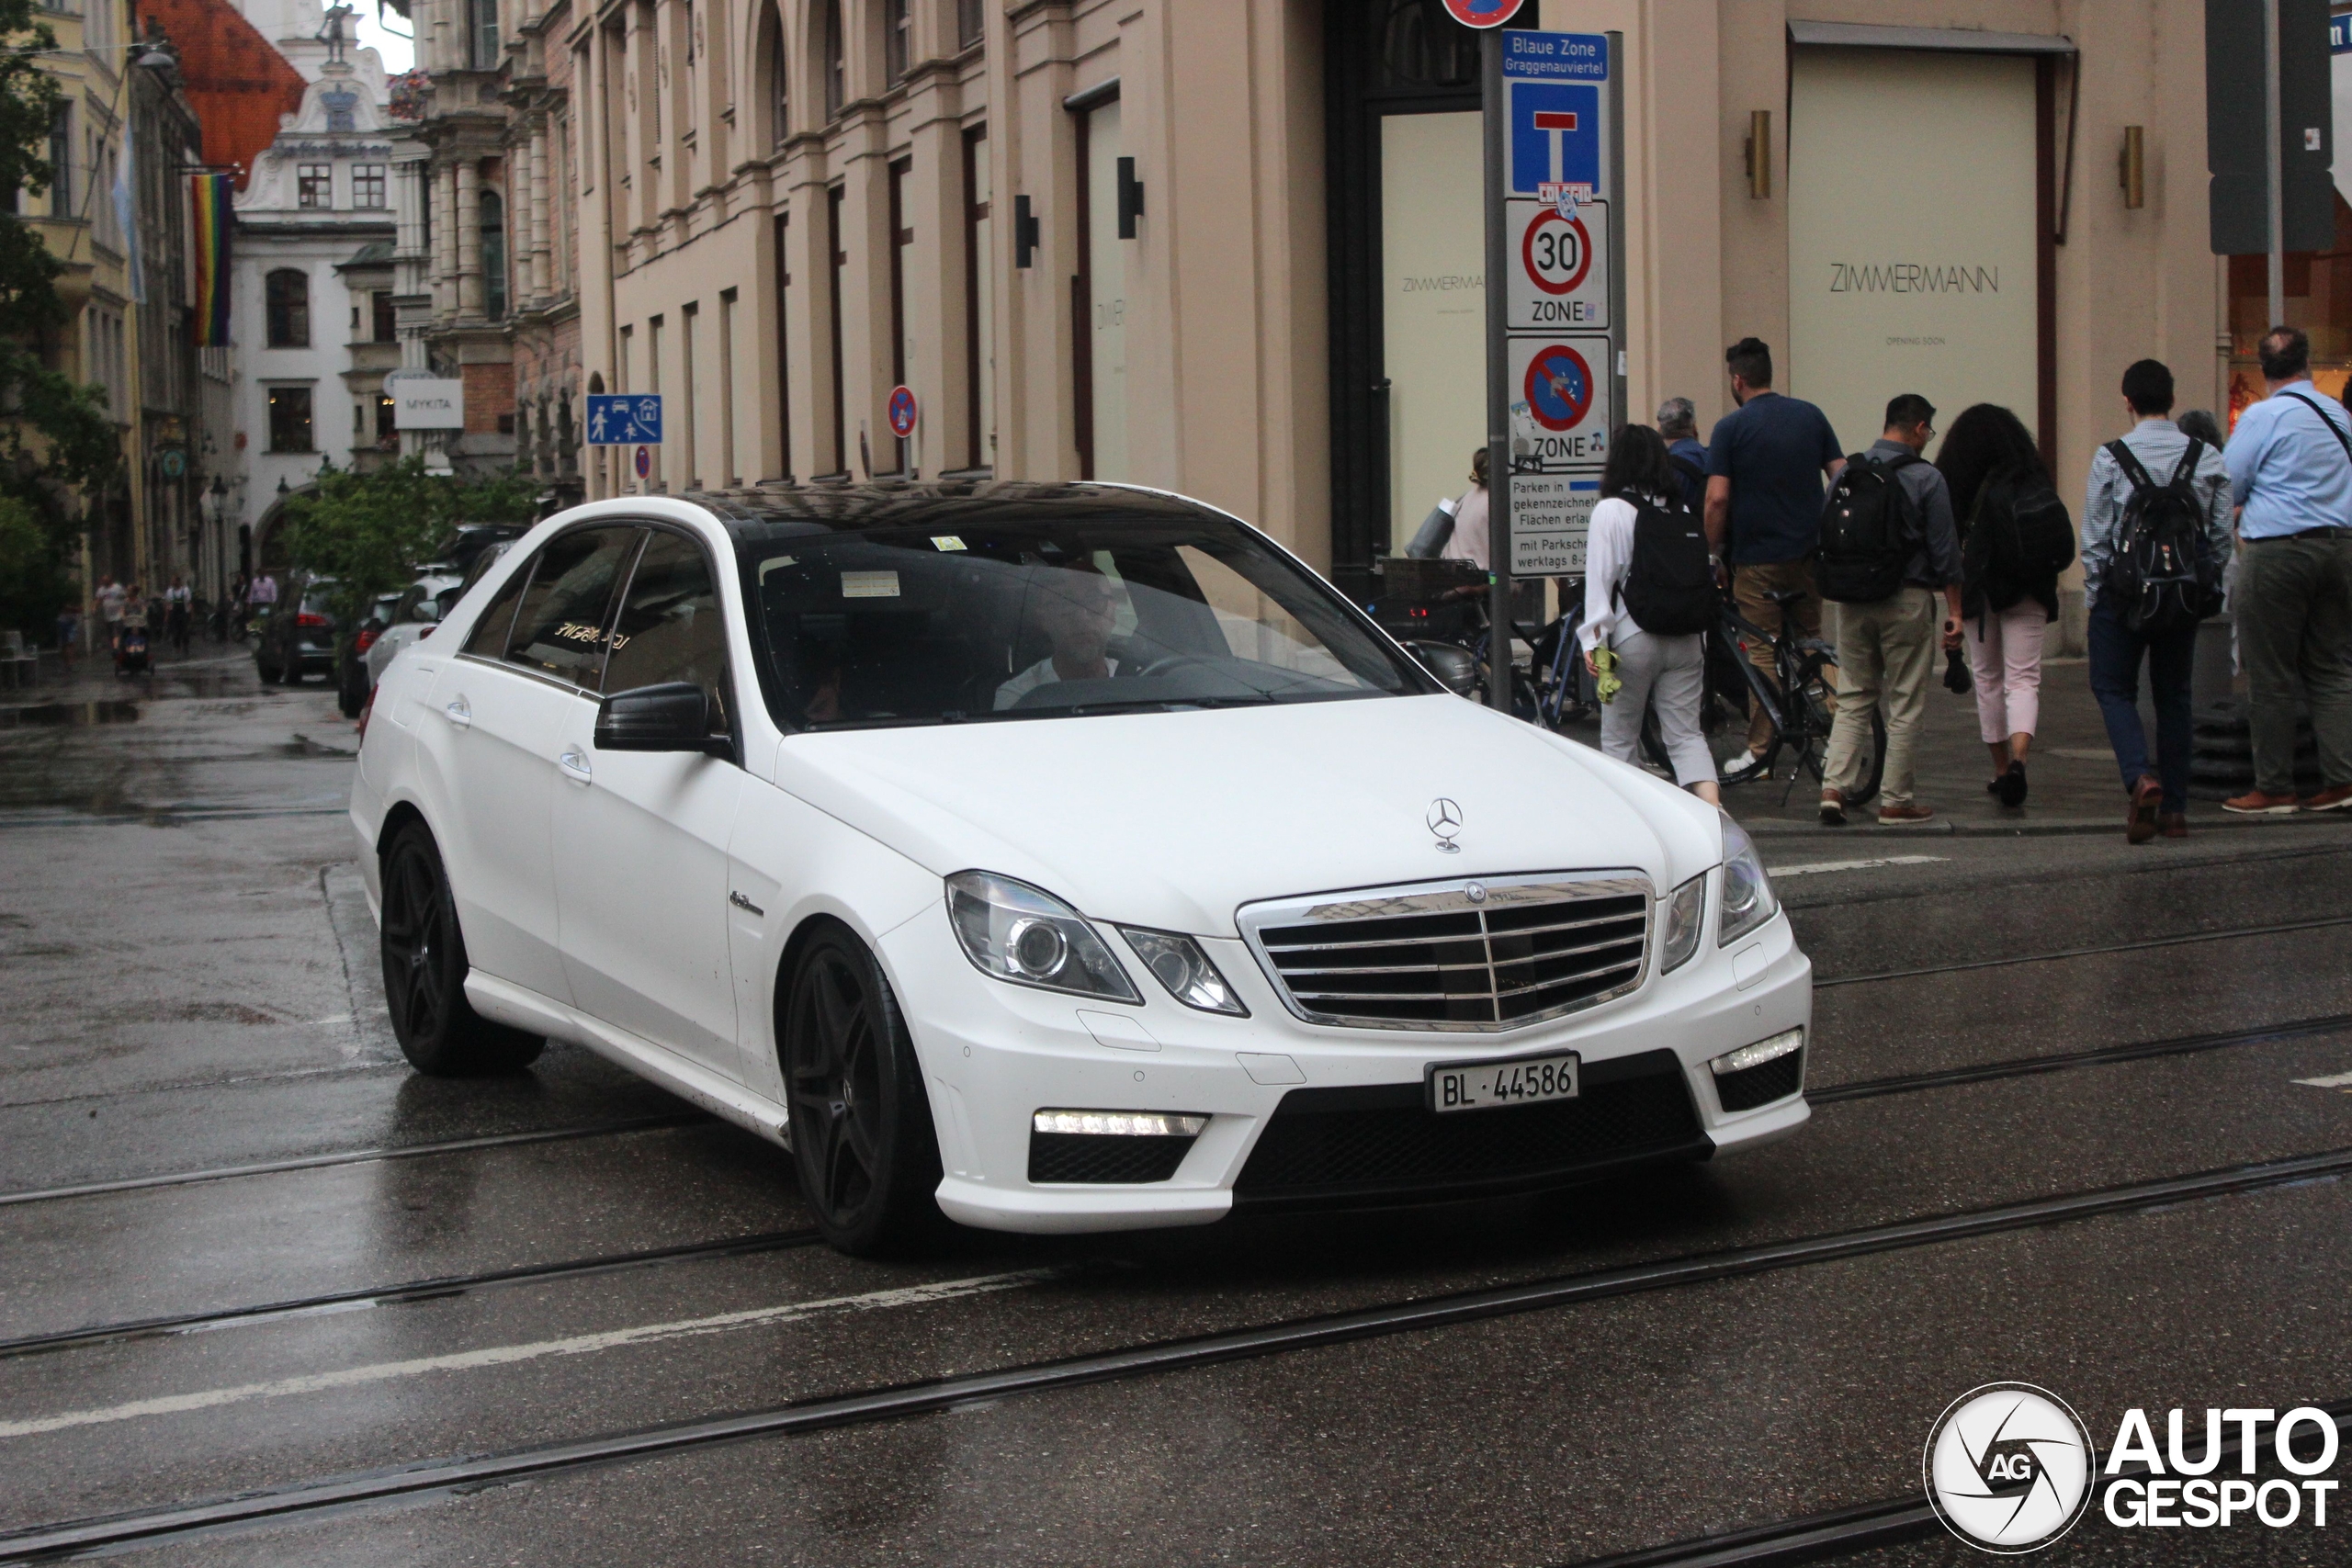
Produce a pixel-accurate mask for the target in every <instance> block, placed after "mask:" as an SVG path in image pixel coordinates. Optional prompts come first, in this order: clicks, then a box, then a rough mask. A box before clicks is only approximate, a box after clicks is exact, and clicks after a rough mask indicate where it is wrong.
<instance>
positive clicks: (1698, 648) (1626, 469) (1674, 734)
mask: <svg viewBox="0 0 2352 1568" xmlns="http://www.w3.org/2000/svg"><path fill="white" fill-rule="evenodd" d="M1600 497H1601V498H1600V502H1599V503H1598V504H1597V505H1595V506H1594V507H1593V509H1592V521H1591V524H1590V525H1589V533H1588V535H1587V536H1586V543H1585V572H1584V625H1583V626H1581V627H1579V628H1578V631H1577V636H1578V637H1580V638H1581V639H1582V640H1583V642H1584V649H1585V656H1584V657H1585V668H1586V669H1588V670H1589V671H1592V672H1593V673H1594V674H1595V675H1599V674H1600V672H1601V660H1600V654H1601V652H1602V650H1604V649H1606V650H1608V652H1610V653H1611V655H1612V656H1613V660H1614V663H1615V670H1616V675H1617V679H1618V680H1619V681H1620V682H1622V684H1621V685H1620V686H1619V688H1618V690H1617V693H1616V695H1615V696H1614V697H1612V698H1610V699H1607V700H1606V701H1605V702H1604V704H1603V705H1602V707H1601V710H1600V749H1601V750H1602V751H1604V752H1606V753H1607V754H1608V755H1610V756H1611V757H1614V758H1616V759H1617V760H1618V761H1621V762H1631V761H1634V755H1635V752H1636V750H1637V749H1638V748H1639V746H1640V744H1641V739H1642V715H1643V711H1644V710H1645V709H1646V708H1651V707H1655V708H1656V709H1657V728H1658V733H1659V735H1660V737H1661V738H1662V739H1664V740H1665V742H1666V753H1667V756H1668V759H1669V760H1670V761H1672V762H1673V764H1674V782H1675V783H1677V784H1680V785H1681V786H1682V787H1683V788H1685V789H1687V790H1689V791H1691V793H1692V794H1693V795H1697V796H1698V797H1699V798H1700V799H1702V800H1704V801H1708V802H1710V803H1712V804H1716V805H1720V804H1721V803H1722V800H1723V795H1722V792H1721V791H1720V790H1719V789H1718V788H1717V786H1716V784H1715V758H1714V753H1713V752H1712V751H1710V750H1708V749H1707V739H1706V737H1705V736H1703V735H1702V734H1701V733H1700V732H1699V705H1700V702H1701V701H1702V698H1703V697H1704V695H1705V694H1706V683H1707V682H1706V663H1707V651H1706V637H1705V632H1706V629H1707V627H1708V626H1711V625H1712V624H1713V621H1714V618H1715V615H1716V614H1717V610H1716V596H1715V579H1714V563H1713V560H1712V559H1710V558H1709V556H1708V551H1707V534H1706V525H1705V524H1704V523H1703V521H1702V519H1701V518H1700V516H1699V514H1698V513H1694V512H1692V511H1691V509H1690V507H1689V505H1688V504H1687V503H1686V502H1684V500H1683V491H1682V479H1681V476H1680V475H1679V474H1678V473H1677V472H1676V471H1675V468H1674V460H1673V458H1671V457H1668V455H1667V450H1666V441H1665V438H1664V437H1662V436H1661V435H1659V434H1658V433H1657V431H1655V430H1652V429H1651V428H1650V427H1649V426H1647V425H1645V424H1628V425H1621V426H1619V427H1618V430H1617V432H1616V434H1614V435H1613V436H1611V439H1610V445H1609V462H1608V466H1607V467H1606V468H1603V469H1602V470H1601V474H1600Z"/></svg>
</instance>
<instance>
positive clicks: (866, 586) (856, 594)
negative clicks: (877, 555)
mask: <svg viewBox="0 0 2352 1568" xmlns="http://www.w3.org/2000/svg"><path fill="white" fill-rule="evenodd" d="M898 596H899V574H898V573H897V572H895V571H845V572H843V573H842V598H844V599H896V598H897V597H898Z"/></svg>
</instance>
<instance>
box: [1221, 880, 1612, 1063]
mask: <svg viewBox="0 0 2352 1568" xmlns="http://www.w3.org/2000/svg"><path fill="white" fill-rule="evenodd" d="M1653 902H1654V896H1653V894H1652V891H1651V887H1650V881H1649V878H1647V877H1645V876H1642V875H1639V874H1616V875H1602V876H1591V877H1575V876H1563V875H1559V874H1552V875H1548V876H1522V877H1500V878H1496V879H1494V880H1491V881H1488V880H1482V879H1468V880H1464V881H1458V882H1448V883H1443V884H1425V885H1421V886H1408V887H1397V888H1382V889H1376V890H1374V891H1372V892H1367V893H1358V894H1351V895H1348V896H1346V897H1324V898H1292V899H1282V900H1278V901H1275V902H1272V903H1266V904H1253V905H1251V906H1250V907H1249V908H1245V909H1243V910H1242V911H1241V931H1242V934H1243V935H1244V936H1245V937H1247V938H1248V939H1249V941H1250V946H1251V947H1252V948H1253V949H1255V950H1256V952H1257V954H1258V957H1259V959H1260V961H1261V963H1262V964H1264V965H1265V966H1266V970H1267V973H1268V974H1269V975H1271V976H1272V977H1273V980H1274V982H1275V984H1276V986H1277V987H1280V988H1281V990H1282V993H1283V999H1284V1000H1285V1001H1287V1002H1288V1003H1289V1004H1290V1008H1291V1010H1292V1011H1293V1012H1295V1013H1296V1014H1297V1015H1298V1016H1299V1017H1301V1018H1303V1019H1306V1020H1307V1021H1309V1022H1313V1023H1340V1024H1352V1025H1356V1026H1359V1027H1370V1028H1374V1029H1435V1030H1462V1031H1471V1030H1497V1029H1512V1028H1517V1027H1518V1026H1520V1025H1521V1024H1526V1023H1533V1022H1536V1021H1539V1020H1542V1019H1546V1018H1556V1017H1558V1016H1559V1015H1560V1014H1562V1013H1565V1012H1573V1011H1575V1010H1577V1009H1578V1008H1588V1007H1592V1006H1595V1005H1597V1004H1599V1003H1600V1002H1605V1001H1607V1000H1609V999H1610V998H1612V997H1620V996H1623V995H1624V994H1625V993H1626V992H1628V991H1630V990H1632V989H1633V988H1634V987H1636V986H1638V985H1640V984H1641V981H1642V974H1643V968H1644V965H1645V964H1646V963H1647V962H1648V955H1649V930H1650V908H1651V905H1652V903H1653Z"/></svg>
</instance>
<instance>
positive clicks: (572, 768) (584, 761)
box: [555, 746, 596, 784]
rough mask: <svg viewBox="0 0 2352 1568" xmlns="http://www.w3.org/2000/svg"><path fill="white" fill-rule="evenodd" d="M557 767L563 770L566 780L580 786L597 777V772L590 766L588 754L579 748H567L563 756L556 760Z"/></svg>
mask: <svg viewBox="0 0 2352 1568" xmlns="http://www.w3.org/2000/svg"><path fill="white" fill-rule="evenodd" d="M555 765H556V766H557V767H559V768H560V769H562V770H563V776H564V777H565V778H568V779H571V780H573V781H575V782H576V783H579V784H586V783H587V782H588V781H589V780H591V779H593V778H594V777H595V776H596V773H595V770H594V769H593V768H591V767H590V766H589V765H588V754H587V753H586V752H584V751H582V750H580V748H578V747H577V746H567V747H565V748H564V749H563V752H562V754H561V755H560V756H559V757H557V758H556V760H555Z"/></svg>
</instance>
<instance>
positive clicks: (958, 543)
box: [931, 534, 964, 550]
mask: <svg viewBox="0 0 2352 1568" xmlns="http://www.w3.org/2000/svg"><path fill="white" fill-rule="evenodd" d="M931 547H932V548H933V549H934V550H960V549H962V548H963V547H964V541H963V540H962V539H960V538H958V537H957V536H955V535H953V534H933V536H931Z"/></svg>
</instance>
